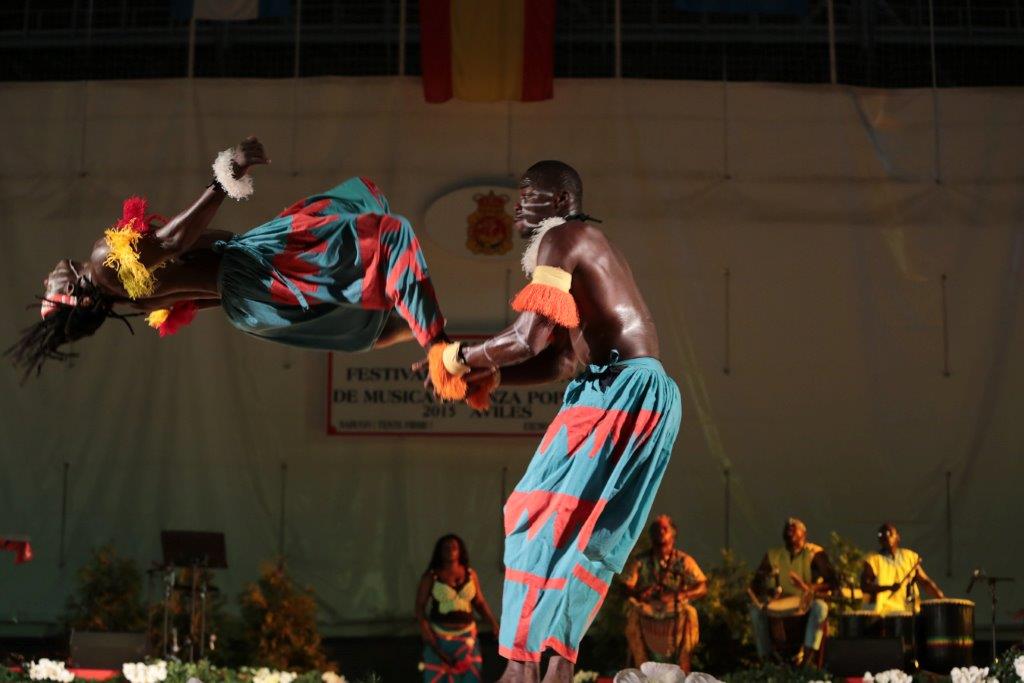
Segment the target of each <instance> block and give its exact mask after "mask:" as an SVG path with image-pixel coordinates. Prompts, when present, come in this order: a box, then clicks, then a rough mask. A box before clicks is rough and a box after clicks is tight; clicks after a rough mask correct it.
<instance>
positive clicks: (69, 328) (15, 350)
mask: <svg viewBox="0 0 1024 683" xmlns="http://www.w3.org/2000/svg"><path fill="white" fill-rule="evenodd" d="M40 298H41V299H45V297H40ZM89 299H90V300H91V302H92V303H91V304H90V305H87V306H83V305H78V306H67V305H63V304H61V305H59V306H58V307H57V310H55V311H54V312H53V313H51V314H50V315H48V316H46V317H45V318H43V319H42V320H40V321H39V322H37V323H35V324H33V325H30V326H29V327H26V328H25V329H23V330H22V331H21V338H20V339H19V340H18V341H16V342H15V343H14V344H12V345H11V346H9V347H8V348H7V349H6V350H5V351H4V356H6V357H8V358H10V359H11V363H12V364H13V365H14V366H15V367H18V368H22V369H23V370H24V375H22V378H21V383H22V384H24V383H25V381H26V380H28V378H29V377H30V376H32V374H33V373H35V375H36V376H37V377H38V376H39V374H40V373H41V372H42V371H43V364H44V363H46V361H48V360H58V361H66V360H69V359H71V358H75V357H77V356H78V354H77V353H73V352H71V351H65V350H63V349H62V348H61V347H62V346H64V345H65V344H70V343H71V342H74V341H78V340H79V339H83V338H85V337H91V336H92V335H93V334H95V333H96V330H98V329H99V328H100V325H102V324H103V323H104V321H106V319H107V318H108V317H111V318H117V319H118V320H120V321H121V322H123V323H124V324H125V325H126V326H127V327H128V331H129V332H131V333H132V334H135V330H133V329H132V325H131V323H130V322H128V318H129V317H130V316H125V315H121V314H120V313H115V312H114V305H113V302H112V301H111V299H110V298H108V297H106V296H103V295H102V294H100V293H99V292H96V291H93V292H90V293H89ZM38 305H39V304H30V307H38Z"/></svg>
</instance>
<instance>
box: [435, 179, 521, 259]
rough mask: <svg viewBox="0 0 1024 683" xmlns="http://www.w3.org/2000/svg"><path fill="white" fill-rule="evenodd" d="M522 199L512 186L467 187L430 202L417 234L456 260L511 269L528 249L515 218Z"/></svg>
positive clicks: (516, 187) (514, 186)
mask: <svg viewBox="0 0 1024 683" xmlns="http://www.w3.org/2000/svg"><path fill="white" fill-rule="evenodd" d="M518 196H519V186H518V185H516V184H513V183H511V182H509V183H508V184H504V185H503V184H501V183H491V184H487V185H480V184H472V185H463V186H462V187H458V188H456V189H454V190H450V191H449V192H446V193H445V194H443V195H441V196H439V197H437V198H435V199H434V200H432V201H431V202H430V204H429V205H428V206H427V209H426V212H425V215H424V216H423V222H422V224H421V226H422V231H421V230H420V229H419V228H420V227H421V226H417V228H418V229H417V232H419V233H420V237H421V239H422V238H429V240H430V241H431V242H433V243H434V244H436V245H437V246H439V247H441V248H442V249H444V250H445V251H447V252H448V253H449V254H451V255H452V256H456V257H458V258H465V259H472V260H474V261H491V262H497V261H502V262H508V263H509V265H511V264H512V263H515V262H518V261H519V255H520V253H521V252H522V250H523V248H524V247H525V246H526V245H525V243H524V240H523V238H522V237H520V235H519V232H518V231H517V230H516V229H515V218H513V216H512V212H513V207H514V206H515V202H516V198H517V197H518Z"/></svg>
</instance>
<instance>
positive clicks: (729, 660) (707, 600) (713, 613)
mask: <svg viewBox="0 0 1024 683" xmlns="http://www.w3.org/2000/svg"><path fill="white" fill-rule="evenodd" d="M704 573H705V574H706V575H707V577H708V594H707V595H706V596H704V597H703V598H701V599H700V600H697V601H696V602H695V603H694V607H696V608H697V614H698V617H699V619H700V643H699V644H698V645H697V647H696V649H695V650H694V652H693V655H692V664H693V669H694V670H695V671H707V672H724V671H731V670H734V669H736V668H738V667H741V666H745V665H748V664H752V663H754V662H755V659H756V653H755V650H754V639H753V632H752V630H751V626H750V618H749V616H748V614H747V606H748V605H749V603H750V600H749V598H748V596H747V586H748V585H749V584H750V579H751V577H752V576H753V572H752V571H751V570H750V568H749V567H748V566H747V565H746V563H745V562H742V561H741V560H738V559H736V556H735V555H734V554H733V553H732V551H729V550H722V559H721V563H720V564H718V565H716V566H714V567H711V568H710V569H708V570H706V571H705V572H704Z"/></svg>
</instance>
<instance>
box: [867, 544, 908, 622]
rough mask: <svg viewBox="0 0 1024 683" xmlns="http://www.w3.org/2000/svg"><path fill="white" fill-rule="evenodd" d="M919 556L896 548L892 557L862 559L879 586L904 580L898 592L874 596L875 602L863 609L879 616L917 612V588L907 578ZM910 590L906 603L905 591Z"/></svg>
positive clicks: (879, 556) (876, 555)
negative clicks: (873, 574)
mask: <svg viewBox="0 0 1024 683" xmlns="http://www.w3.org/2000/svg"><path fill="white" fill-rule="evenodd" d="M920 559H921V556H920V555H918V554H917V553H915V552H914V551H913V550H907V549H906V548H897V549H896V553H895V554H894V555H891V556H890V555H883V554H882V553H871V554H869V555H868V556H867V557H865V558H864V563H865V564H867V565H868V566H869V567H871V571H873V572H874V573H875V579H876V581H877V582H878V585H880V586H888V585H891V584H894V583H896V582H898V581H900V580H903V579H906V580H905V581H904V582H903V585H901V586H900V588H899V590H896V591H882V592H880V593H878V594H877V595H876V596H875V601H874V602H870V603H868V604H866V605H865V606H864V608H865V609H867V610H870V611H872V612H878V613H879V614H887V613H889V612H910V611H914V612H917V611H918V602H919V598H918V592H917V586H916V585H915V584H914V582H913V581H912V580H910V579H907V577H908V576H909V575H910V573H911V572H912V571H913V570H914V567H915V566H916V565H917V563H918V561H920ZM908 588H909V590H910V601H909V604H908V601H907V590H908Z"/></svg>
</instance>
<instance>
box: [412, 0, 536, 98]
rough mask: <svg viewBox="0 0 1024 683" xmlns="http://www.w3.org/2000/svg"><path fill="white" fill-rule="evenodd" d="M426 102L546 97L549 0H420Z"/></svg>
mask: <svg viewBox="0 0 1024 683" xmlns="http://www.w3.org/2000/svg"><path fill="white" fill-rule="evenodd" d="M420 45H421V48H422V61H423V95H424V97H426V100H427V102H445V101H447V100H450V99H451V98H452V97H455V98H457V99H460V100H466V101H469V102H497V101H501V100H522V101H523V102H532V101H536V100H547V99H551V97H552V95H553V76H554V63H555V0H420Z"/></svg>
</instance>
